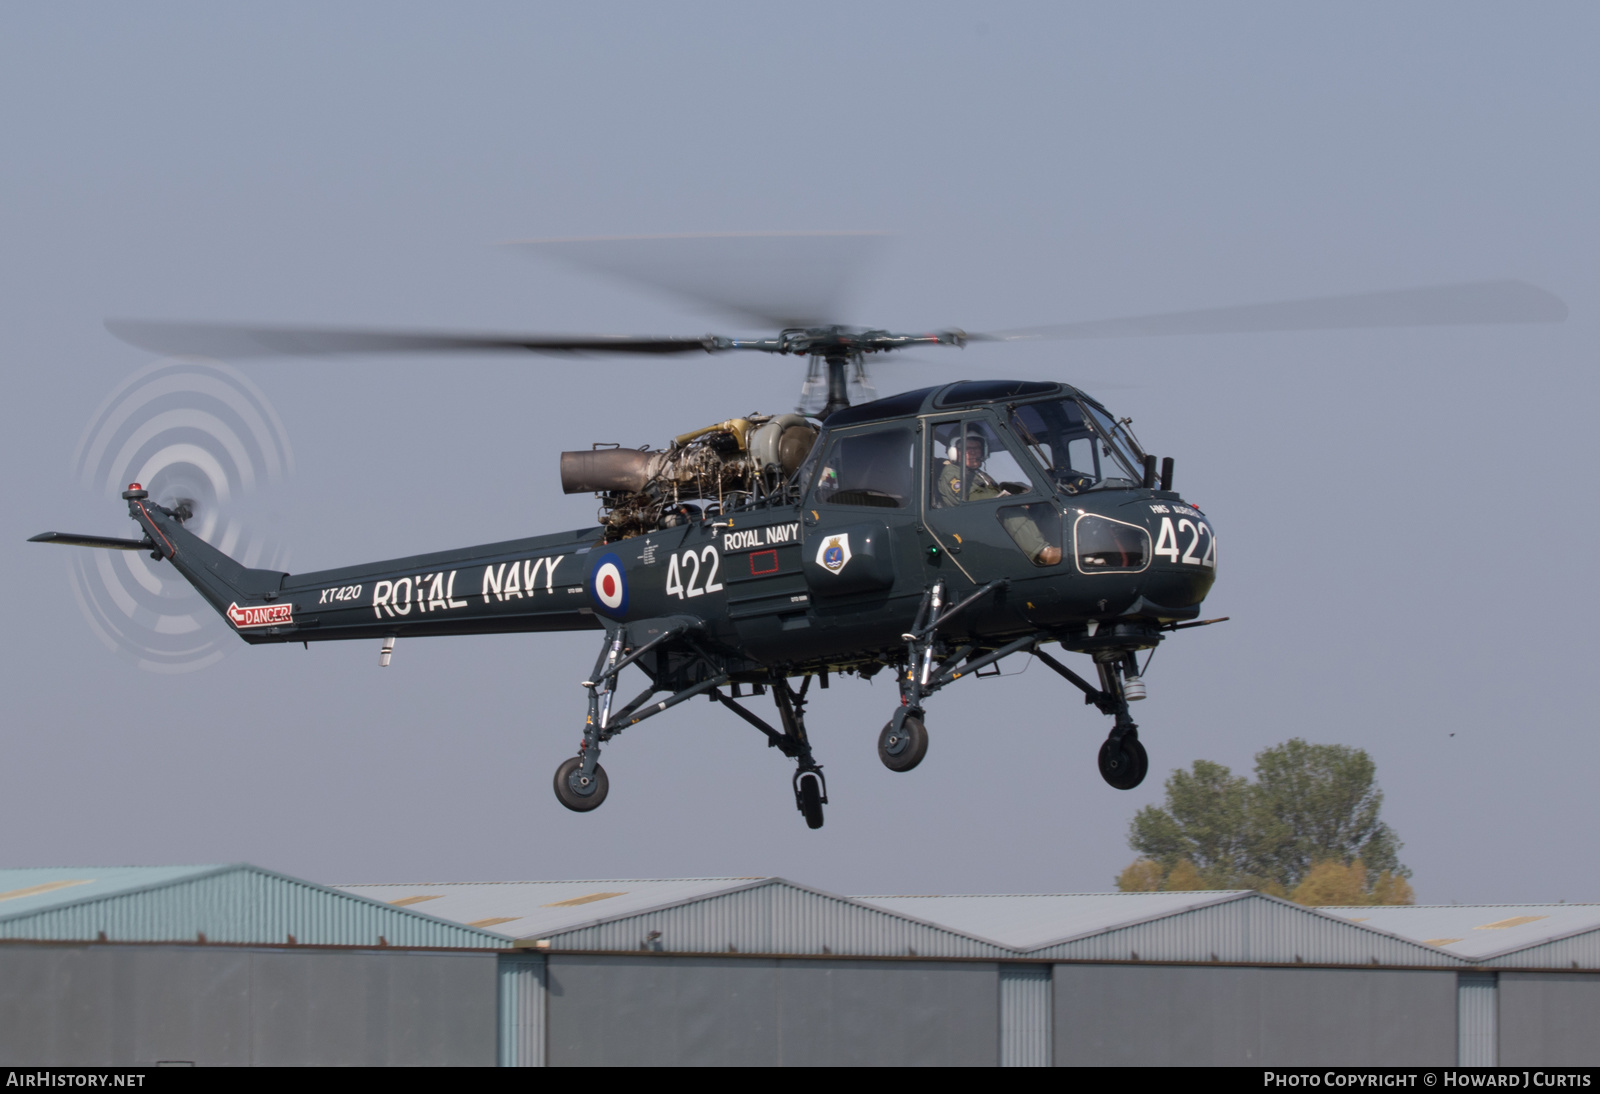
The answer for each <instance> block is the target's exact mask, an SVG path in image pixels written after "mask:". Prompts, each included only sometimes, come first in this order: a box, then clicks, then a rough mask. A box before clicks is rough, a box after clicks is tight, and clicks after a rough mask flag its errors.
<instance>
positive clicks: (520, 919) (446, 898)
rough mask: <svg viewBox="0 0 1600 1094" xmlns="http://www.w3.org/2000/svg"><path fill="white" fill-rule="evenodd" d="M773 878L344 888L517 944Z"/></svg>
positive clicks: (447, 883)
mask: <svg viewBox="0 0 1600 1094" xmlns="http://www.w3.org/2000/svg"><path fill="white" fill-rule="evenodd" d="M768 880H770V879H768V878H749V877H710V878H674V879H668V880H648V881H647V880H640V879H636V878H635V879H625V880H617V879H612V880H609V881H488V882H458V881H442V882H400V883H390V882H384V883H378V884H371V885H339V886H335V888H337V889H339V890H340V891H341V892H346V893H354V894H356V895H358V896H364V897H367V898H368V899H370V900H376V901H379V902H381V903H384V904H389V905H398V906H400V907H404V908H415V909H417V910H418V911H423V912H426V913H427V914H429V915H433V916H438V917H439V918H441V919H449V920H453V921H454V922H456V923H467V924H470V925H472V926H476V927H481V928H483V929H485V930H494V931H496V932H497V933H499V934H505V935H509V936H511V937H512V938H545V937H547V936H549V935H553V934H559V933H561V932H563V931H570V930H572V929H574V928H577V927H585V926H588V925H590V924H594V923H600V922H603V921H605V920H610V919H617V918H619V917H621V916H626V915H632V914H634V913H637V912H643V911H649V910H651V909H654V908H660V907H662V906H664V905H669V904H679V903H682V902H685V901H692V900H700V899H703V898H705V897H709V896H715V895H717V894H719V893H727V892H731V891H734V890H737V889H746V888H749V887H750V886H751V885H753V884H757V883H761V882H765V881H768Z"/></svg>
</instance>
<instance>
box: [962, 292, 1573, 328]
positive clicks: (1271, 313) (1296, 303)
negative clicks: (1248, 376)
mask: <svg viewBox="0 0 1600 1094" xmlns="http://www.w3.org/2000/svg"><path fill="white" fill-rule="evenodd" d="M1566 317H1567V306H1566V304H1564V303H1562V301H1561V300H1560V298H1559V297H1556V296H1554V295H1552V294H1551V293H1548V292H1546V291H1545V290H1543V289H1541V288H1537V287H1536V286H1533V285H1529V284H1526V283H1525V282H1522V281H1473V282H1467V283H1465V284H1459V285H1431V286H1427V287H1424V288H1419V289H1396V290H1392V291H1388V292H1370V293H1355V294H1352V295H1349V296H1322V297H1313V298H1311V299H1307V300H1284V301H1280V302H1277V303H1272V304H1245V305H1243V306H1239V307H1229V308H1202V309H1200V310H1198V311H1180V312H1166V313H1164V314H1157V315H1136V316H1130V317H1127V318H1124V319H1098V320H1091V321H1088V322H1083V323H1063V324H1060V325H1057V326H1049V327H1021V328H1018V329H1015V330H1001V331H991V332H989V333H986V334H973V335H969V336H968V337H969V338H971V340H972V341H987V342H1026V341H1035V340H1041V341H1042V340H1047V339H1062V338H1139V337H1161V336H1170V335H1180V334H1265V333H1270V332H1274V331H1314V330H1360V329H1371V328H1378V327H1454V326H1468V325H1473V324H1500V323H1559V322H1561V321H1562V320H1564V319H1566Z"/></svg>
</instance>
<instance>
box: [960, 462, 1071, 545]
mask: <svg viewBox="0 0 1600 1094" xmlns="http://www.w3.org/2000/svg"><path fill="white" fill-rule="evenodd" d="M961 471H962V468H961V465H960V464H958V463H951V462H950V461H948V460H945V461H943V462H941V463H940V465H939V469H938V471H937V472H936V474H937V479H936V482H937V484H938V489H939V504H940V505H941V506H942V507H944V508H953V507H954V506H956V505H959V504H961V503H962V502H964V501H984V500H985V499H987V498H1001V497H1005V496H1006V495H1005V494H1002V493H1001V492H1000V486H999V484H998V483H996V482H995V481H994V480H993V479H991V478H990V477H989V476H988V475H986V474H984V473H983V472H982V471H974V472H972V477H971V481H970V482H968V483H967V489H966V496H965V497H963V496H962V490H961ZM1000 523H1001V524H1002V525H1004V526H1005V530H1006V531H1007V532H1008V533H1009V534H1010V536H1011V538H1012V539H1014V540H1015V541H1016V543H1017V546H1018V547H1021V548H1022V550H1023V552H1024V553H1025V554H1026V555H1027V556H1028V558H1029V560H1030V561H1032V562H1036V563H1037V562H1038V561H1039V556H1040V555H1042V554H1044V551H1045V548H1047V547H1049V546H1050V544H1049V543H1047V542H1045V538H1044V536H1042V535H1040V534H1039V526H1038V525H1036V524H1034V523H1033V521H1032V520H1031V519H1029V517H1028V515H1027V514H1026V513H1022V512H1016V513H1011V514H1008V515H1007V516H1006V517H1005V518H1004V519H1002V520H1001V522H1000Z"/></svg>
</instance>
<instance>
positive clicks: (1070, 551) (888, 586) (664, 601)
mask: <svg viewBox="0 0 1600 1094" xmlns="http://www.w3.org/2000/svg"><path fill="white" fill-rule="evenodd" d="M960 388H967V389H979V390H980V391H1000V392H1002V394H1001V395H999V396H996V397H988V398H969V399H966V400H961V399H955V398H952V397H951V392H952V391H953V390H956V389H960ZM1013 389H1014V390H1019V391H1022V392H1023V394H1022V395H1013V396H1009V397H1008V396H1006V395H1005V394H1003V392H1005V391H1007V390H1013ZM1063 399H1078V400H1082V399H1083V397H1082V396H1081V395H1079V393H1076V392H1074V391H1073V390H1072V389H1071V388H1066V387H1062V386H1058V385H1054V384H1026V383H1024V384H1010V385H1009V388H1008V385H1007V383H1004V382H1000V383H996V382H989V383H985V384H966V385H949V386H947V387H945V388H939V389H928V390H927V391H924V392H910V393H906V394H904V395H900V396H894V397H891V398H888V399H883V400H879V401H878V402H876V403H869V404H864V405H861V406H856V407H852V408H850V409H849V410H848V411H844V412H841V413H838V414H835V415H833V416H832V417H831V418H830V419H829V420H828V422H827V423H826V426H825V428H824V430H823V431H822V434H821V435H820V437H819V438H818V441H817V444H816V446H815V448H814V449H813V453H812V457H811V459H810V460H808V463H807V466H806V467H805V468H803V469H802V471H801V473H800V475H799V476H797V479H801V480H805V481H803V482H802V483H799V484H797V489H796V490H795V491H791V493H790V495H789V498H790V499H791V500H786V501H784V502H783V503H758V504H751V505H744V506H742V507H734V508H730V509H729V510H727V511H725V512H724V511H718V510H717V509H715V508H710V509H708V511H707V512H706V515H704V516H703V517H701V518H700V519H687V520H684V522H683V523H680V524H678V525H677V526H675V527H669V528H661V529H658V530H655V531H652V532H649V533H647V534H642V535H637V536H632V537H630V538H627V539H623V540H620V541H617V542H613V543H606V542H604V541H603V540H602V538H601V536H600V534H599V532H598V531H597V530H596V529H595V528H593V527H589V528H583V529H576V530H573V531H570V532H562V533H556V534H553V535H544V536H536V537H532V538H529V539H523V540H512V541H507V542H503V543H495V544H488V545H484V546H480V547H469V548H465V549H459V550H452V551H441V552H436V553H433V554H428V555H418V556H414V557H410V558H401V559H394V560H390V561H385V562H376V563H369V564H364V565H357V566H350V567H345V568H342V569H337V570H326V571H321V572H317V573H307V574H293V575H290V574H281V573H277V572H274V571H264V570H250V569H246V568H244V567H242V566H239V565H238V564H237V563H234V562H233V561H232V560H230V559H228V558H226V556H224V555H222V554H221V552H219V551H217V550H215V549H214V548H212V547H210V546H209V545H207V544H205V543H204V542H202V541H201V540H199V539H198V538H197V537H195V536H194V535H192V534H190V533H189V532H187V531H186V530H185V529H184V528H183V526H182V524H181V522H180V521H178V519H177V518H176V517H174V516H173V515H172V514H170V513H169V512H167V511H166V510H163V509H161V508H160V507H158V506H155V505H153V504H152V503H150V502H149V501H148V500H147V499H144V498H141V497H132V498H130V501H129V507H130V513H131V515H132V516H133V517H134V519H135V520H136V521H138V522H139V523H140V524H141V525H142V526H143V528H144V530H145V533H146V535H147V536H148V537H149V539H150V541H151V543H152V545H153V547H154V550H155V551H156V552H157V553H159V554H161V555H162V556H164V557H166V558H168V559H169V560H170V561H171V562H172V563H173V565H174V566H176V567H177V568H178V569H179V570H180V571H181V572H182V573H183V574H184V576H185V577H187V578H188V579H189V580H190V581H191V582H192V583H193V584H194V585H195V586H196V587H197V588H198V589H199V590H200V591H201V592H202V594H203V595H205V597H206V598H207V600H209V601H210V602H211V603H212V605H213V606H214V607H216V608H217V610H218V611H219V612H221V613H222V614H223V616H224V617H225V618H227V619H228V621H229V623H230V624H231V625H232V626H233V627H234V629H235V630H236V631H237V632H238V634H239V636H240V637H241V638H243V639H244V640H245V641H247V642H251V643H262V642H315V641H329V640H338V639H366V638H379V639H382V638H389V637H423V636H430V635H435V636H436V635H452V634H483V633H495V632H508V631H565V630H586V629H600V628H601V627H604V626H606V625H607V624H608V623H610V624H613V625H615V624H632V623H639V622H641V621H650V620H667V619H682V618H683V617H689V618H690V619H692V620H693V621H694V626H695V629H696V630H697V631H698V633H699V634H700V635H701V636H702V640H703V641H704V642H706V643H707V644H708V645H709V646H710V647H713V648H716V649H717V650H718V652H719V656H720V657H722V658H723V659H724V660H725V662H726V664H727V665H728V668H729V669H730V670H731V672H732V674H733V678H734V679H736V680H737V679H740V678H748V679H751V680H759V679H766V678H768V677H769V676H770V674H771V672H772V670H773V669H780V668H781V669H786V670H795V669H798V670H800V671H807V670H810V669H816V670H828V669H848V668H852V667H859V666H863V665H867V664H882V663H886V661H888V660H892V659H893V651H895V650H897V649H898V648H899V647H901V646H902V645H903V636H904V634H905V633H906V632H907V631H908V630H909V629H911V627H912V619H913V617H914V616H915V614H916V612H917V610H918V606H919V604H920V603H921V602H922V600H923V597H924V594H925V592H926V590H927V589H928V588H929V587H930V586H931V585H932V584H933V583H935V582H936V581H938V580H939V579H940V578H943V579H944V581H945V583H946V585H947V587H948V589H949V594H948V601H952V602H953V601H955V600H957V599H959V598H960V597H962V596H964V595H966V594H967V593H970V592H971V591H973V590H974V589H977V588H980V587H983V586H985V585H989V584H991V583H995V582H1001V583H1002V584H1000V585H999V586H998V587H996V588H995V589H994V590H993V591H992V594H991V595H988V596H986V597H984V598H983V599H982V600H981V601H980V602H977V603H975V604H974V605H973V606H972V608H971V609H970V610H969V611H967V612H966V613H964V616H963V618H962V620H961V623H960V627H959V629H960V630H961V631H963V632H965V633H966V634H968V635H969V636H970V638H972V639H973V640H975V641H977V642H979V643H980V644H983V645H997V644H999V643H1001V642H1004V641H1005V640H1007V639H1008V638H1009V637H1012V636H1016V635H1022V634H1028V633H1037V632H1040V631H1049V632H1050V633H1051V634H1052V635H1053V636H1055V637H1056V639H1057V640H1058V641H1060V642H1061V643H1062V645H1063V646H1065V647H1066V648H1068V649H1074V650H1094V649H1100V648H1112V647H1117V648H1123V649H1137V648H1146V647H1148V646H1152V645H1154V644H1155V642H1156V641H1158V640H1159V635H1158V634H1157V631H1158V630H1159V629H1160V628H1161V627H1163V626H1165V625H1168V624H1171V623H1173V622H1176V621H1182V620H1190V619H1193V618H1195V616H1196V615H1197V614H1198V611H1199V605H1200V603H1201V601H1202V599H1203V598H1204V597H1205V595H1206V593H1207V591H1208V590H1209V588H1210V586H1211V584H1212V581H1213V579H1214V576H1215V566H1216V540H1215V535H1214V533H1213V531H1212V527H1211V522H1210V519H1209V518H1208V517H1206V516H1205V515H1204V514H1203V513H1202V512H1200V511H1199V510H1198V509H1196V508H1195V507H1194V506H1192V505H1188V504H1185V503H1184V502H1183V501H1182V500H1181V498H1180V497H1179V496H1178V494H1177V493H1176V492H1174V491H1172V490H1162V489H1159V488H1157V487H1154V486H1151V485H1146V484H1145V482H1133V481H1129V480H1127V479H1117V478H1115V477H1106V478H1105V479H1104V480H1103V481H1102V482H1101V483H1099V484H1097V485H1095V486H1094V487H1092V488H1085V489H1078V488H1076V487H1074V486H1073V485H1071V484H1068V485H1066V486H1063V483H1062V482H1061V480H1060V474H1059V473H1053V472H1052V470H1051V468H1049V467H1047V466H1042V465H1041V463H1040V462H1039V461H1038V460H1032V461H1030V460H1029V459H1027V458H1026V453H1027V451H1028V444H1027V443H1026V442H1025V439H1024V438H1021V437H1019V436H1018V429H1019V427H1018V425H1017V423H1018V421H1020V420H1021V419H1020V418H1019V416H1018V414H1017V411H1018V408H1019V407H1026V406H1027V405H1029V403H1030V400H1031V401H1032V402H1035V403H1040V404H1041V405H1045V404H1052V405H1053V402H1060V401H1061V400H1063ZM1052 401H1053V402H1052ZM1080 405H1083V406H1084V407H1085V408H1086V409H1088V408H1089V407H1090V404H1089V403H1081V404H1080ZM1093 409H1094V410H1098V409H1099V408H1098V404H1093ZM1101 413H1103V411H1102V412H1101ZM1035 417H1036V416H1035ZM962 423H967V425H966V426H965V428H967V429H969V430H971V431H976V430H980V429H982V430H984V431H986V433H987V435H990V436H994V437H997V438H999V439H1000V440H1001V442H1002V443H1004V444H1005V445H1006V446H1008V447H1009V448H1011V449H1013V450H1014V454H1015V455H1018V456H1020V457H1021V458H1018V459H1016V461H1015V464H1014V465H1012V466H1015V467H1021V468H1023V469H1024V473H1025V474H1026V475H1027V476H1028V478H1029V481H1027V482H1021V481H1013V482H1008V483H1006V484H1005V486H1006V490H1005V492H1004V493H1003V494H1002V495H1001V496H994V497H987V498H981V499H978V498H973V499H969V500H964V502H963V504H960V505H949V504H946V505H943V506H941V504H940V503H941V498H940V493H939V489H938V477H939V475H940V474H941V473H945V472H946V469H949V468H954V467H956V466H957V465H956V464H953V463H949V462H946V460H945V456H946V455H947V453H946V452H945V449H944V447H943V445H942V443H941V442H937V441H936V439H935V435H936V433H937V432H938V431H939V430H944V431H946V432H948V431H949V430H952V429H960V428H962V427H963V426H962ZM1027 440H1031V438H1028V439H1027ZM852 445H854V448H852V447H851V446H852ZM1036 447H1037V446H1036ZM1045 447H1046V448H1048V446H1045ZM869 450H870V451H875V452H885V451H886V452H889V453H891V455H892V456H893V458H892V459H890V460H889V461H887V463H885V462H884V461H882V460H881V459H880V464H882V465H883V469H880V470H879V471H877V472H876V473H877V474H879V475H880V476H887V478H886V479H885V481H884V482H883V483H882V484H881V485H883V486H884V487H886V488H885V489H833V490H831V491H830V489H828V485H829V484H830V483H831V484H832V485H834V486H837V485H838V482H837V476H836V474H835V471H834V469H833V467H832V464H834V463H837V464H840V465H841V466H843V465H844V464H845V463H847V462H848V461H849V460H850V459H852V458H854V457H852V456H850V455H849V454H850V453H851V452H858V451H869ZM1106 452H1107V457H1108V458H1109V454H1110V449H1109V447H1108V448H1107V449H1106ZM896 453H898V455H896ZM836 454H837V456H836ZM1097 458H1098V457H1097ZM856 462H857V463H858V464H859V462H860V461H859V459H857V461H856ZM867 473H868V474H869V475H870V474H871V473H873V472H872V471H871V469H869V470H868V472H867ZM830 476H833V477H832V478H830ZM952 485H954V480H952ZM795 498H798V500H793V499H795ZM946 500H948V499H946ZM1024 522H1026V523H1028V524H1031V526H1032V527H1031V530H1030V529H1025V528H1022V525H1023V524H1024ZM1019 529H1021V532H1019ZM1023 533H1025V536H1024V537H1023V538H1021V539H1019V536H1021V535H1022V534H1023ZM1041 542H1044V543H1047V544H1048V543H1053V544H1054V546H1055V547H1056V549H1057V553H1056V554H1055V555H1053V556H1052V555H1048V554H1046V555H1044V556H1043V558H1044V559H1045V560H1046V561H1041V559H1040V558H1038V557H1035V558H1030V557H1029V554H1028V553H1027V551H1026V550H1025V549H1024V544H1028V545H1031V544H1036V543H1041ZM1049 559H1055V561H1048V560H1049Z"/></svg>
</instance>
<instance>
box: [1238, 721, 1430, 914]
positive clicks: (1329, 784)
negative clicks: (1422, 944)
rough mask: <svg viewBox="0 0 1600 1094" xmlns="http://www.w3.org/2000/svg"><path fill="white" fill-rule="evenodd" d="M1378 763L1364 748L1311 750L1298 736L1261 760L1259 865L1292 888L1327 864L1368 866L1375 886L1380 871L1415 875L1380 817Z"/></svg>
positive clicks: (1257, 800) (1257, 795)
mask: <svg viewBox="0 0 1600 1094" xmlns="http://www.w3.org/2000/svg"><path fill="white" fill-rule="evenodd" d="M1377 772H1378V768H1377V765H1376V764H1374V763H1373V762H1372V757H1371V756H1368V755H1367V753H1366V751H1365V750H1363V749H1359V748H1351V747H1349V746H1348V745H1313V744H1307V743H1306V742H1305V741H1302V740H1301V739H1300V738H1298V737H1296V738H1295V739H1294V740H1292V741H1286V742H1285V743H1283V744H1281V745H1278V746H1277V747H1276V748H1268V749H1265V750H1263V751H1261V752H1259V753H1257V754H1256V785H1255V795H1254V798H1255V801H1254V806H1255V836H1256V845H1255V861H1256V864H1257V866H1258V868H1259V869H1260V870H1261V871H1262V872H1263V873H1265V874H1266V875H1268V876H1269V877H1273V878H1276V879H1278V880H1279V881H1281V882H1282V883H1283V885H1284V886H1285V887H1286V888H1289V889H1293V888H1294V887H1295V886H1296V885H1298V884H1299V883H1300V881H1301V880H1302V879H1303V878H1305V877H1306V875H1307V874H1308V873H1309V872H1310V871H1311V867H1312V866H1313V864H1315V863H1318V862H1323V861H1333V862H1339V863H1342V864H1344V865H1346V866H1348V865H1349V864H1350V863H1352V862H1354V861H1356V860H1360V861H1361V862H1362V863H1364V864H1365V865H1366V869H1367V882H1368V885H1369V886H1370V885H1371V884H1372V883H1373V882H1376V880H1377V877H1378V875H1379V874H1381V873H1385V872H1387V873H1390V874H1396V875H1399V876H1401V877H1409V876H1410V873H1411V872H1410V871H1409V870H1406V869H1405V868H1404V867H1402V866H1401V865H1400V860H1399V852H1400V840H1399V839H1398V837H1396V836H1395V834H1394V831H1393V829H1391V828H1390V827H1389V826H1388V825H1387V824H1385V823H1384V822H1383V821H1382V820H1380V819H1379V818H1378V810H1379V809H1380V808H1382V806H1383V791H1381V790H1379V789H1378V786H1377V781H1376V779H1377Z"/></svg>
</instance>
